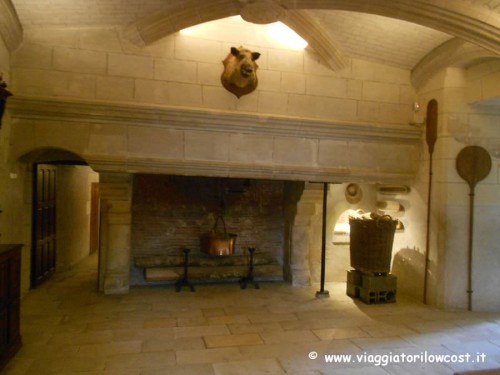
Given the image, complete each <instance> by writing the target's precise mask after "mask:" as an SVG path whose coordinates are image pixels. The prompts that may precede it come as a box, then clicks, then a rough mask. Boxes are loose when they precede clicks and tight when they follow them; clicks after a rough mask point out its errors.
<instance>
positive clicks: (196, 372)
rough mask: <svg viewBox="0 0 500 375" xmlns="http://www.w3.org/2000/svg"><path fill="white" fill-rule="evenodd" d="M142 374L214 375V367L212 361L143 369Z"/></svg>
mask: <svg viewBox="0 0 500 375" xmlns="http://www.w3.org/2000/svg"><path fill="white" fill-rule="evenodd" d="M117 375H120V374H117ZM140 375H214V369H213V366H212V364H211V363H203V364H195V365H172V366H166V367H164V368H162V369H152V370H151V369H147V370H142V371H141V374H140Z"/></svg>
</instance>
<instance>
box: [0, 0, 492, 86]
mask: <svg viewBox="0 0 500 375" xmlns="http://www.w3.org/2000/svg"><path fill="white" fill-rule="evenodd" d="M4 1H5V0H4ZM7 1H11V2H12V4H13V6H14V8H15V12H17V15H18V17H19V21H20V25H21V27H22V28H23V29H25V30H29V29H36V28H54V27H57V28H80V27H118V28H121V29H122V31H123V35H124V36H125V37H126V38H128V39H129V40H131V41H133V42H134V43H136V44H139V45H148V44H151V43H153V42H155V41H157V40H159V39H161V38H163V37H165V36H167V35H170V34H172V33H175V32H177V31H179V30H181V29H183V28H186V27H189V26H193V25H196V24H199V23H203V22H207V21H213V20H217V19H221V18H225V17H229V16H234V15H238V14H240V15H242V17H243V18H244V19H245V20H248V21H251V22H254V23H267V22H272V21H277V20H280V21H282V22H283V23H285V24H287V25H288V26H289V27H291V28H292V29H294V30H295V31H296V32H297V33H298V34H299V35H301V36H302V37H303V38H304V39H306V40H307V41H308V42H309V46H310V47H311V48H313V49H314V50H315V51H316V52H317V53H318V54H319V55H320V56H321V58H322V59H323V60H324V62H325V64H327V65H329V66H330V67H331V68H332V69H334V70H338V69H341V68H342V67H343V66H344V65H345V63H346V61H348V59H349V58H351V57H354V58H362V59H365V60H371V61H376V62H381V63H384V64H389V65H393V66H397V67H401V68H404V69H408V70H411V71H412V80H413V82H414V84H415V85H416V86H418V85H419V84H421V83H422V82H423V81H425V79H426V77H428V76H429V75H431V74H432V72H433V71H436V70H438V69H440V68H441V67H443V65H447V66H468V65H471V64H473V63H475V62H478V61H483V60H485V59H492V58H500V0H453V1H451V0H447V1H443V0H376V1H374V0H214V1H206V0H137V1H131V0H106V1H101V0H7Z"/></svg>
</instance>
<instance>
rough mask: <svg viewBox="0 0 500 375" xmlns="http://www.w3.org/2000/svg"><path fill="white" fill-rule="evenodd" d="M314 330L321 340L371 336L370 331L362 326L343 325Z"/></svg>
mask: <svg viewBox="0 0 500 375" xmlns="http://www.w3.org/2000/svg"><path fill="white" fill-rule="evenodd" d="M312 331H313V333H314V334H315V335H316V336H318V337H319V338H320V339H321V340H331V339H351V338H359V337H370V335H369V334H368V332H366V331H364V330H362V329H361V328H343V327H341V328H325V329H313V330H312Z"/></svg>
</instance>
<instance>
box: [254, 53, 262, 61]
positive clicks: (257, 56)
mask: <svg viewBox="0 0 500 375" xmlns="http://www.w3.org/2000/svg"><path fill="white" fill-rule="evenodd" d="M259 57H260V53H259V52H252V61H255V60H257V59H258V58H259Z"/></svg>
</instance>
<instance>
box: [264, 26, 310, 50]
mask: <svg viewBox="0 0 500 375" xmlns="http://www.w3.org/2000/svg"><path fill="white" fill-rule="evenodd" d="M266 27H267V31H268V33H269V35H270V36H271V37H272V38H273V39H274V40H276V41H277V42H279V43H280V44H282V45H283V46H285V47H288V48H294V49H304V48H306V47H307V44H308V43H307V41H305V40H304V39H302V38H301V37H300V35H299V34H297V33H296V32H295V31H293V30H292V29H290V28H289V27H288V26H286V25H285V24H283V23H281V22H275V23H271V24H269V25H267V26H266Z"/></svg>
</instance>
